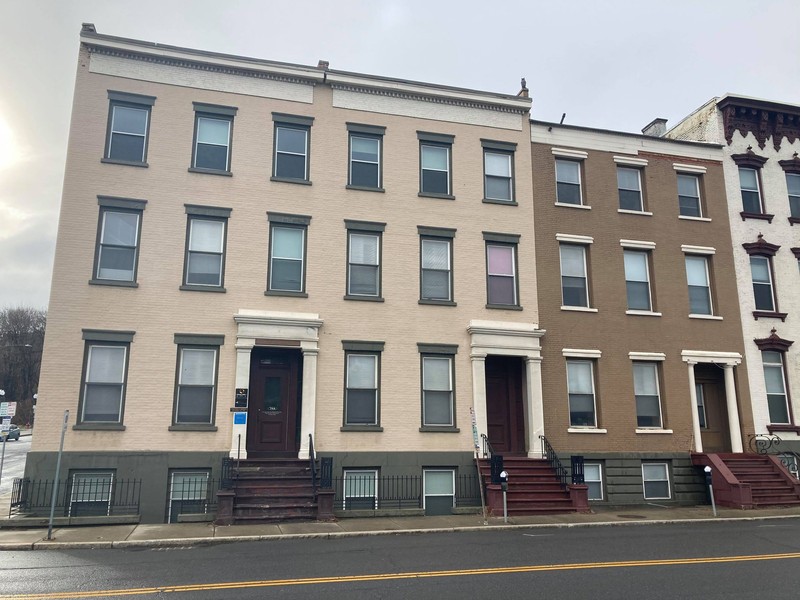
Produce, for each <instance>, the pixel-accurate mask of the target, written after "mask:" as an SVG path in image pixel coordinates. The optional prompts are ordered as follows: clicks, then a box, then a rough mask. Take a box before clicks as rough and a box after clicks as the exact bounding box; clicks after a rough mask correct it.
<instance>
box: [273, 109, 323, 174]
mask: <svg viewBox="0 0 800 600" xmlns="http://www.w3.org/2000/svg"><path fill="white" fill-rule="evenodd" d="M272 120H273V121H274V122H275V157H274V160H273V165H272V180H273V181H289V182H293V183H309V154H310V147H311V144H310V136H311V125H313V123H314V118H313V117H305V116H298V115H286V114H283V113H272Z"/></svg>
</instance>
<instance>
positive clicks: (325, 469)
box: [319, 456, 333, 490]
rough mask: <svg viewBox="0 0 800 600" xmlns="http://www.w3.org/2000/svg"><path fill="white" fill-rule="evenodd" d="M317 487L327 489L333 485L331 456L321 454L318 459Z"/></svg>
mask: <svg viewBox="0 0 800 600" xmlns="http://www.w3.org/2000/svg"><path fill="white" fill-rule="evenodd" d="M319 487H320V489H323V490H329V489H331V488H332V487H333V457H332V456H323V457H322V458H320V459H319Z"/></svg>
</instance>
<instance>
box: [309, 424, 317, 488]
mask: <svg viewBox="0 0 800 600" xmlns="http://www.w3.org/2000/svg"><path fill="white" fill-rule="evenodd" d="M308 463H309V467H310V469H311V486H312V489H313V490H314V495H316V494H317V455H316V453H315V452H314V436H313V435H311V434H310V433H309V434H308Z"/></svg>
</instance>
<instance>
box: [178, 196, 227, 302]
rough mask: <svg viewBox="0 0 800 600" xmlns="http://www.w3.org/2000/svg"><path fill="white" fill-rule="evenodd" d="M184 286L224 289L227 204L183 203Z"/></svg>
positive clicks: (207, 289)
mask: <svg viewBox="0 0 800 600" xmlns="http://www.w3.org/2000/svg"><path fill="white" fill-rule="evenodd" d="M185 207H186V214H187V215H188V222H187V230H186V258H185V259H184V274H183V285H182V286H181V289H183V290H203V291H225V288H224V287H223V283H224V280H225V242H226V237H227V235H226V233H227V224H228V215H230V213H231V209H229V208H217V207H211V206H196V205H194V204H186V205H185Z"/></svg>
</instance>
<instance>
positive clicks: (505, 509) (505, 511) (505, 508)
mask: <svg viewBox="0 0 800 600" xmlns="http://www.w3.org/2000/svg"><path fill="white" fill-rule="evenodd" d="M506 496H508V492H507V491H505V490H503V523H508V503H507V502H506Z"/></svg>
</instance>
